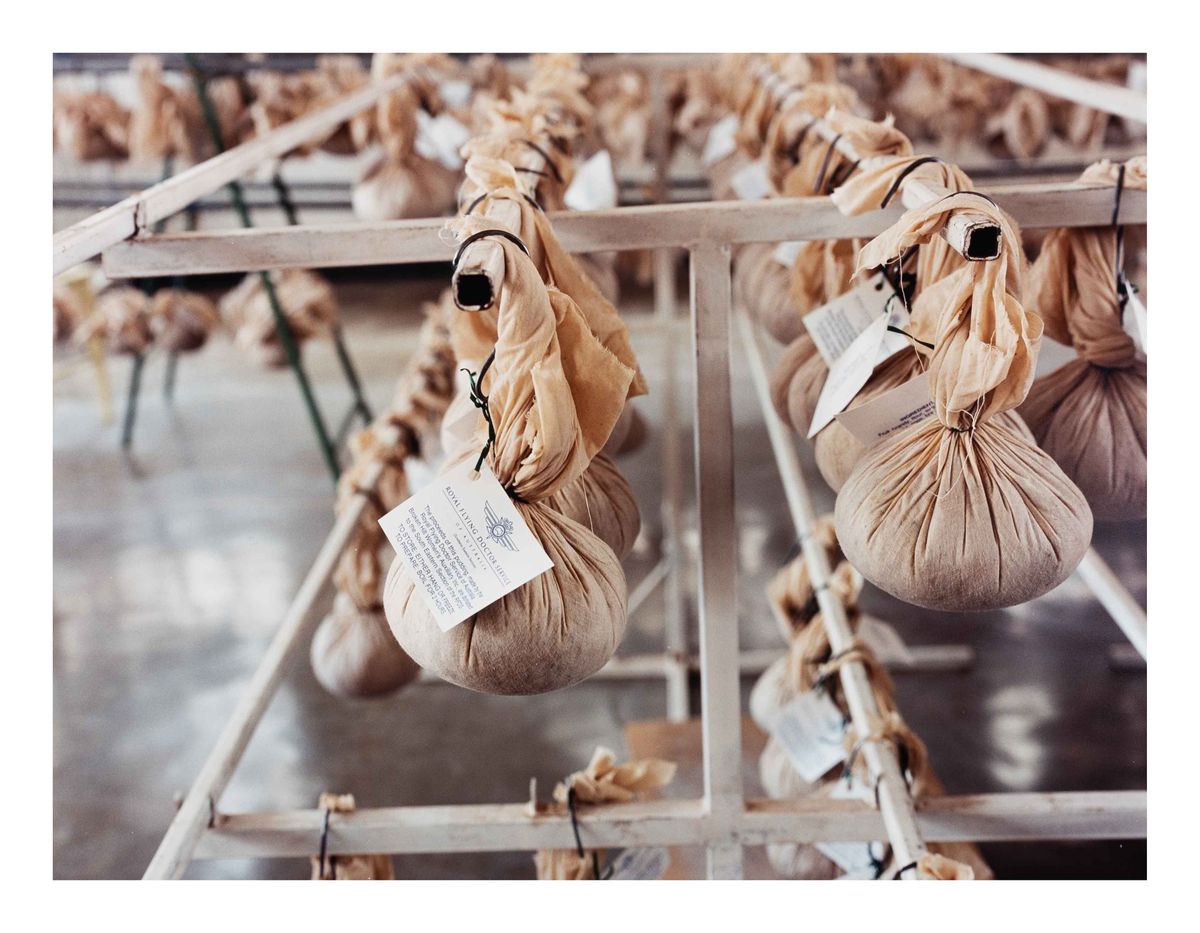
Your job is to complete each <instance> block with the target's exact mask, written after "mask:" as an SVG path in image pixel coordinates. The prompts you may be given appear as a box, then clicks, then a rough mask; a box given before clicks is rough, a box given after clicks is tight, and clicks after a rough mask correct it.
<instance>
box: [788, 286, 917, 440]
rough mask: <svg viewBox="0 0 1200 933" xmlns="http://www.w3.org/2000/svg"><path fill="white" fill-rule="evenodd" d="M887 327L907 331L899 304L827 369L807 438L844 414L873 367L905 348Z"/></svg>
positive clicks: (879, 316)
mask: <svg viewBox="0 0 1200 933" xmlns="http://www.w3.org/2000/svg"><path fill="white" fill-rule="evenodd" d="M889 327H893V328H896V329H897V330H901V331H902V330H907V328H908V311H907V310H906V309H905V308H904V306H903V305H902V304H901V303H900V302H899V301H893V302H892V303H891V307H890V308H889V309H888V310H886V311H884V312H882V313H877V314H876V315H875V317H874V319H873V320H872V321H871V323H870V324H868V325H867V327H866V329H865V330H863V332H862V333H860V334H859V335H858V336H857V337H855V338H854V340H853V342H852V343H851V344H850V346H848V347H847V348H846V351H845V352H844V353H843V354H842V355H841V356H839V357H838V358H837V359H836V360H835V361H834V363H833V365H832V366H830V367H829V375H827V376H826V377H825V385H824V386H823V387H822V388H821V395H820V396H819V397H818V398H817V407H816V411H815V412H814V413H813V420H812V425H811V426H810V427H809V429H808V436H809V437H813V436H814V435H815V434H817V432H818V431H820V430H821V429H822V428H823V427H825V425H827V424H829V422H831V421H832V420H833V419H834V418H835V417H836V416H837V414H838V413H839V412H842V411H845V409H846V406H847V405H849V404H850V403H851V402H852V401H854V396H856V395H858V393H859V390H860V389H862V387H863V386H865V385H866V384H867V380H868V379H870V378H871V373H873V372H874V371H875V367H876V366H878V365H879V364H880V363H882V362H883V361H884V360H886V359H887V358H888V357H890V356H892V355H893V354H895V353H899V352H900V351H901V350H904V349H905V348H907V347H908V338H907V337H905V336H904V334H901V333H896V332H894V331H892V330H889V329H888V328H889Z"/></svg>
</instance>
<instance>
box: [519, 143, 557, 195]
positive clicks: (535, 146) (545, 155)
mask: <svg viewBox="0 0 1200 933" xmlns="http://www.w3.org/2000/svg"><path fill="white" fill-rule="evenodd" d="M519 142H522V143H524V144H525V145H526V146H528V147H529V148H530V149H532V150H533V151H534V152H536V153H537V154H538V155H540V156H541V157H542V158H543V159H545V160H546V168H548V169H549V170H550V174H551V176H553V178H554V180H555V181H556V182H558V183H559V184H560V185H561V184H562V183H563V177H562V172H560V171H559V170H558V166H557V165H556V164H555V163H554V160H553V159H552V158H550V155H549V153H547V152H546V150H545V149H543V148H542V147H541V146H539V145H538V144H537V143H535V142H534V141H533V140H531V139H522V140H519ZM551 142H553V140H551ZM517 171H518V172H522V171H530V172H536V170H535V169H520V168H519V169H517ZM536 174H538V175H544V174H545V173H544V172H536Z"/></svg>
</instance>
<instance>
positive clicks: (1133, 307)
mask: <svg viewBox="0 0 1200 933" xmlns="http://www.w3.org/2000/svg"><path fill="white" fill-rule="evenodd" d="M1121 284H1122V285H1123V286H1124V288H1125V295H1126V298H1125V310H1124V311H1123V312H1121V326H1122V327H1124V328H1125V333H1127V334H1128V335H1129V336H1130V337H1132V338H1133V343H1134V345H1135V346H1136V347H1137V351H1138V353H1140V354H1141V355H1142V356H1145V355H1146V304H1145V302H1143V301H1142V296H1141V295H1140V294H1138V290H1137V286H1136V285H1134V284H1133V283H1132V282H1131V281H1129V279H1128V278H1127V277H1126V275H1125V273H1124V272H1122V273H1121Z"/></svg>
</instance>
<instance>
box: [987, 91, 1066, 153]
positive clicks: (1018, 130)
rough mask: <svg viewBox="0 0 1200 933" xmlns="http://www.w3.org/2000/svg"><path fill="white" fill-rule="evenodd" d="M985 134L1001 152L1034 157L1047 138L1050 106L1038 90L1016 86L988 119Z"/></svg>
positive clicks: (1043, 147)
mask: <svg viewBox="0 0 1200 933" xmlns="http://www.w3.org/2000/svg"><path fill="white" fill-rule="evenodd" d="M984 134H985V135H984V139H985V140H986V141H988V142H990V143H992V145H993V147H995V148H998V149H999V150H1000V151H1001V153H1004V154H1007V155H1009V156H1011V157H1012V158H1014V159H1018V160H1023V161H1027V160H1029V159H1033V158H1036V157H1037V156H1038V155H1040V154H1041V152H1042V150H1043V149H1045V148H1046V143H1047V142H1048V141H1049V139H1050V106H1049V104H1048V103H1047V101H1046V98H1045V97H1044V96H1043V95H1042V94H1041V93H1039V92H1038V91H1035V90H1033V89H1032V88H1027V87H1022V88H1017V89H1016V90H1015V91H1013V94H1012V97H1010V98H1009V99H1008V104H1007V105H1005V107H1004V109H1003V110H1002V111H1001V112H1000V113H998V114H996V115H994V116H993V117H992V118H991V119H989V120H988V122H987V125H986V126H985V127H984Z"/></svg>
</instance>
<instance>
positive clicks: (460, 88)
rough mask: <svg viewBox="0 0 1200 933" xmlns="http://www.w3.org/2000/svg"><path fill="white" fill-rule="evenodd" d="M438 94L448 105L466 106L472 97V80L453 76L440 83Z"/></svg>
mask: <svg viewBox="0 0 1200 933" xmlns="http://www.w3.org/2000/svg"><path fill="white" fill-rule="evenodd" d="M438 95H439V96H440V97H441V98H442V103H444V104H445V105H446V106H447V107H465V106H466V105H467V102H468V101H469V100H470V99H471V82H470V81H463V80H460V79H458V78H453V79H451V80H449V81H443V82H442V83H441V84H439V85H438Z"/></svg>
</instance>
